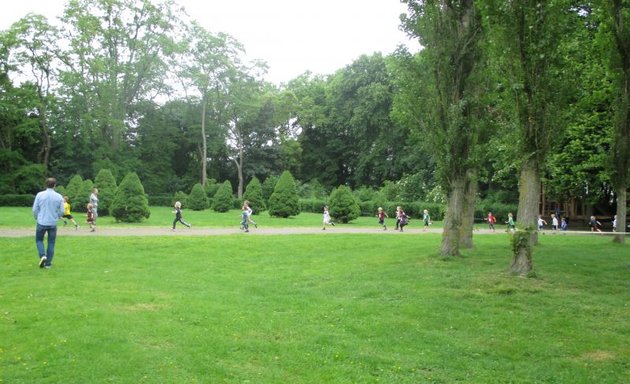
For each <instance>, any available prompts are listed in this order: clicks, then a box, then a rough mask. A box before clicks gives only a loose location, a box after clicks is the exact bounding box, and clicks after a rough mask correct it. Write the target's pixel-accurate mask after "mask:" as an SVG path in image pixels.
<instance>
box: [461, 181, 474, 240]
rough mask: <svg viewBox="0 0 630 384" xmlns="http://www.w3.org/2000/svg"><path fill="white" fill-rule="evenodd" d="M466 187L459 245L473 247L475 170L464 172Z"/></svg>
mask: <svg viewBox="0 0 630 384" xmlns="http://www.w3.org/2000/svg"><path fill="white" fill-rule="evenodd" d="M466 176H467V177H466V189H465V192H464V211H463V217H462V226H461V229H460V242H459V244H460V246H461V247H462V248H466V249H468V248H473V246H474V243H473V229H474V224H475V202H476V200H477V177H476V171H474V170H471V169H469V170H468V171H467V173H466Z"/></svg>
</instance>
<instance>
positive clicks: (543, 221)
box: [538, 215, 547, 231]
mask: <svg viewBox="0 0 630 384" xmlns="http://www.w3.org/2000/svg"><path fill="white" fill-rule="evenodd" d="M545 225H547V222H546V221H545V220H544V219H543V218H542V215H538V230H539V231H542V230H543V228H544V226H545Z"/></svg>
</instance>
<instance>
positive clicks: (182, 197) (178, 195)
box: [169, 191, 210, 207]
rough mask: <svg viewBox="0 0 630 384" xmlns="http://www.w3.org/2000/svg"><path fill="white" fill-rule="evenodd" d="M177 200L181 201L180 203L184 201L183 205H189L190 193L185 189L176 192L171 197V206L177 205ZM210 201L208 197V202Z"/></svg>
mask: <svg viewBox="0 0 630 384" xmlns="http://www.w3.org/2000/svg"><path fill="white" fill-rule="evenodd" d="M176 201H179V202H180V203H182V207H188V194H187V193H186V192H183V191H177V192H175V194H174V195H173V196H172V197H171V201H170V205H169V207H173V206H175V202H176ZM209 202H210V199H208V203H209Z"/></svg>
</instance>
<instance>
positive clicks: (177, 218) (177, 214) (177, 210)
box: [173, 201, 190, 231]
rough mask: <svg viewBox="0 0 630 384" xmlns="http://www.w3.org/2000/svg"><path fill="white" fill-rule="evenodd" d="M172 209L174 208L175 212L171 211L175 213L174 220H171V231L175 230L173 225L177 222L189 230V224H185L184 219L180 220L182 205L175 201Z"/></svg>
mask: <svg viewBox="0 0 630 384" xmlns="http://www.w3.org/2000/svg"><path fill="white" fill-rule="evenodd" d="M174 207H175V210H174V211H173V213H175V220H173V231H174V230H175V225H176V224H177V223H178V222H180V223H182V224H184V225H185V226H187V227H188V228H190V224H188V223H187V222H185V221H184V219H183V218H182V203H180V202H179V201H176V202H175V206H174Z"/></svg>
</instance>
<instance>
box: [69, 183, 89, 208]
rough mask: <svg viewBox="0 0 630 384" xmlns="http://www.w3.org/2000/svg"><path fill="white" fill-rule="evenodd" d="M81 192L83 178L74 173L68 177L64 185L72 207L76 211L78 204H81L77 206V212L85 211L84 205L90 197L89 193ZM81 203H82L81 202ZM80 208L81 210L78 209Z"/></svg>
mask: <svg viewBox="0 0 630 384" xmlns="http://www.w3.org/2000/svg"><path fill="white" fill-rule="evenodd" d="M82 192H83V178H82V177H81V175H74V176H72V178H70V181H69V182H68V185H66V195H67V196H68V198H69V199H70V204H72V208H73V209H74V210H75V211H77V210H78V208H79V205H82V207H81V208H79V212H85V209H86V208H85V206H86V205H87V202H88V200H89V198H90V195H89V194H88V195H87V196H82ZM81 203H83V204H81ZM80 209H82V210H80Z"/></svg>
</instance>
